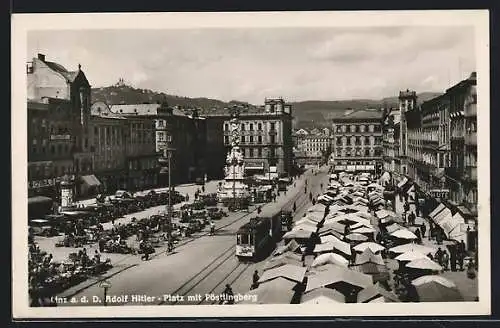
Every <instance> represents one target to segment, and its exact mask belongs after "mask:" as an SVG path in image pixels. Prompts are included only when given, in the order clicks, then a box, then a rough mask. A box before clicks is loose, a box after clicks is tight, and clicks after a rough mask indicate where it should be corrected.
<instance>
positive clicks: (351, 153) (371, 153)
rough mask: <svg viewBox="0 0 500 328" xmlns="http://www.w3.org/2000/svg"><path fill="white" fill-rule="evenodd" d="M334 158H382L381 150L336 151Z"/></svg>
mask: <svg viewBox="0 0 500 328" xmlns="http://www.w3.org/2000/svg"><path fill="white" fill-rule="evenodd" d="M335 156H337V157H359V156H365V157H366V156H382V150H381V149H373V148H370V149H364V150H362V149H361V150H359V149H358V150H354V149H351V150H346V149H342V150H337V151H335Z"/></svg>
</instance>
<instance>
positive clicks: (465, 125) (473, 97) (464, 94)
mask: <svg viewBox="0 0 500 328" xmlns="http://www.w3.org/2000/svg"><path fill="white" fill-rule="evenodd" d="M476 79H477V76H476V73H475V72H473V73H472V74H471V75H470V76H469V78H467V79H465V80H463V81H461V82H459V83H457V84H456V85H454V86H452V87H451V88H449V89H448V90H446V94H447V95H448V97H449V102H450V139H451V140H450V143H451V158H450V168H449V169H448V172H447V173H448V174H447V182H448V185H449V186H450V198H451V201H452V202H453V203H454V204H459V205H463V206H464V207H465V208H467V209H468V210H469V211H470V212H471V214H472V215H477V197H478V194H477V92H476V81H477V80H476ZM465 208H464V209H463V210H465ZM467 214H469V213H467Z"/></svg>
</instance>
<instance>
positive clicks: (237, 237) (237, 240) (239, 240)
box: [236, 234, 241, 245]
mask: <svg viewBox="0 0 500 328" xmlns="http://www.w3.org/2000/svg"><path fill="white" fill-rule="evenodd" d="M236 243H237V244H238V245H241V235H239V234H238V235H236Z"/></svg>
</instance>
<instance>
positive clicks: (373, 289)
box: [358, 283, 400, 303]
mask: <svg viewBox="0 0 500 328" xmlns="http://www.w3.org/2000/svg"><path fill="white" fill-rule="evenodd" d="M380 297H383V298H384V300H385V301H389V302H400V300H399V298H398V297H397V296H396V295H395V294H394V293H391V292H389V291H387V290H386V289H385V288H384V287H382V286H380V284H379V283H376V284H375V285H372V286H368V287H367V288H365V289H363V290H361V291H360V292H359V293H358V303H368V302H370V301H373V300H375V299H377V298H380Z"/></svg>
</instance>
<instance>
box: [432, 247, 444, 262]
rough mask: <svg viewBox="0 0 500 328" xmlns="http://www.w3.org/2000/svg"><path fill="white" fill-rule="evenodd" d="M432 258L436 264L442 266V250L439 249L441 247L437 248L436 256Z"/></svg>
mask: <svg viewBox="0 0 500 328" xmlns="http://www.w3.org/2000/svg"><path fill="white" fill-rule="evenodd" d="M434 258H435V259H436V260H437V262H438V263H439V265H441V266H442V264H443V250H442V249H441V247H438V250H437V252H436V255H435V256H434Z"/></svg>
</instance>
